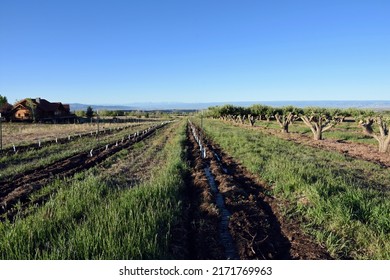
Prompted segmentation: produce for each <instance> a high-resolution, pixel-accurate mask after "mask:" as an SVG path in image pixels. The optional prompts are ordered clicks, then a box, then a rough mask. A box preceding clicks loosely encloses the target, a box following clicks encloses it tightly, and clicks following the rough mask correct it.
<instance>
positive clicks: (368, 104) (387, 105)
mask: <svg viewBox="0 0 390 280" xmlns="http://www.w3.org/2000/svg"><path fill="white" fill-rule="evenodd" d="M225 104H232V105H235V106H243V107H247V106H251V105H253V104H263V105H269V106H273V107H281V106H287V105H292V106H295V107H301V108H303V107H310V106H316V107H326V108H359V109H373V110H390V100H374V101H373V100H371V101H370V100H363V101H353V100H351V101H331V100H330V101H328V100H327V101H236V102H235V101H232V102H208V103H180V102H176V103H174V102H163V103H158V102H156V103H154V102H150V103H131V104H124V105H87V104H79V103H73V104H70V109H71V111H79V110H86V109H87V107H88V106H91V107H92V108H93V109H94V110H113V111H114V110H124V111H131V110H145V111H152V110H201V109H206V108H208V107H211V106H222V105H225Z"/></svg>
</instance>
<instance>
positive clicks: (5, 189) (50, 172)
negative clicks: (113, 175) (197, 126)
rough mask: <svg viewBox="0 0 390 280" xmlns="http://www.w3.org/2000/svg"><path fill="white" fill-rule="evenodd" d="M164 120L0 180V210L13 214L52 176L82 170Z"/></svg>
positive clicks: (147, 134)
mask: <svg viewBox="0 0 390 280" xmlns="http://www.w3.org/2000/svg"><path fill="white" fill-rule="evenodd" d="M165 125H166V123H163V124H160V125H158V126H152V127H150V128H148V129H145V130H143V131H141V132H140V133H138V135H137V134H133V135H130V136H129V137H128V138H123V139H122V140H121V141H115V142H113V143H112V144H111V145H105V146H102V147H97V148H96V149H93V150H91V151H89V152H82V153H78V154H76V155H73V156H70V157H68V158H65V159H62V160H59V161H57V162H55V163H53V164H50V166H45V167H39V168H37V169H34V170H29V171H26V172H24V173H22V174H19V176H18V177H17V178H16V179H13V180H12V181H3V182H0V214H4V213H8V212H9V214H10V215H11V216H12V214H13V212H14V211H12V208H13V206H14V205H15V204H16V203H18V202H20V203H26V202H28V197H29V195H30V194H31V193H32V192H34V191H37V190H39V189H41V188H42V187H43V186H44V185H46V184H47V183H48V182H50V181H52V180H53V179H55V178H65V177H69V176H72V175H74V174H75V173H77V172H80V171H82V170H86V169H89V168H91V167H93V166H95V165H97V164H99V163H101V162H103V161H104V160H105V159H107V158H108V157H110V156H112V155H113V154H115V153H117V152H119V151H121V150H122V149H127V148H129V147H131V146H132V145H133V144H135V143H137V142H140V141H143V140H144V139H146V138H148V137H150V136H151V135H152V134H153V133H154V132H155V131H156V130H158V129H160V128H162V127H164V126H165Z"/></svg>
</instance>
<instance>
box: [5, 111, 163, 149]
mask: <svg viewBox="0 0 390 280" xmlns="http://www.w3.org/2000/svg"><path fill="white" fill-rule="evenodd" d="M123 121H124V120H123ZM153 121H156V120H153V119H150V120H148V119H128V120H127V122H113V121H112V120H111V119H103V118H102V119H100V121H99V122H100V123H99V129H100V130H111V129H117V128H121V127H124V126H126V125H137V124H140V123H147V122H153ZM158 121H159V120H158ZM2 125H3V148H8V147H12V146H13V145H15V146H16V147H18V146H24V145H28V144H38V141H41V142H45V141H50V140H51V141H53V140H55V139H56V138H65V137H68V136H71V137H74V136H78V135H79V134H85V133H90V132H96V130H97V129H98V126H97V121H96V119H94V120H93V121H92V122H88V123H82V124H41V123H27V124H26V123H9V122H6V123H3V124H2Z"/></svg>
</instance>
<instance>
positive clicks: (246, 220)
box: [189, 128, 330, 259]
mask: <svg viewBox="0 0 390 280" xmlns="http://www.w3.org/2000/svg"><path fill="white" fill-rule="evenodd" d="M195 130H196V131H197V133H198V135H199V129H198V128H195ZM205 140H206V141H205ZM189 141H190V142H191V143H192V145H193V147H194V149H193V150H192V156H193V158H192V159H191V160H192V161H194V160H195V166H199V168H197V170H198V171H197V173H195V175H193V177H195V178H197V177H198V178H199V179H200V180H199V179H198V181H200V182H203V184H206V186H203V189H207V188H208V189H210V187H209V186H208V184H207V181H205V180H204V178H203V176H202V175H201V174H199V172H201V170H202V168H203V169H204V168H205V167H207V166H209V168H210V170H211V173H212V175H213V177H214V178H215V182H216V184H217V186H218V191H219V193H220V194H222V196H223V199H224V203H225V206H226V208H227V210H228V211H229V212H230V219H229V224H228V227H229V231H230V233H231V236H232V238H233V241H234V243H235V246H236V249H237V253H238V255H239V258H240V259H329V258H330V256H329V254H328V253H327V252H326V250H325V249H324V248H323V247H321V246H320V245H318V244H316V243H315V242H314V241H313V240H312V239H311V238H310V237H309V236H307V235H305V234H304V233H303V232H302V231H301V230H300V227H299V223H297V222H294V221H287V220H286V219H284V218H283V216H282V215H281V214H280V210H279V207H278V206H279V204H280V203H282V202H280V201H277V199H275V198H273V197H270V196H269V195H266V192H267V188H266V186H265V184H263V183H261V182H259V180H258V179H257V178H256V177H255V176H254V175H252V174H250V173H249V172H248V171H246V170H245V168H243V167H242V166H240V165H239V164H237V163H236V162H235V161H234V159H233V158H231V157H229V156H228V155H226V154H225V153H224V152H223V151H222V150H221V149H220V148H219V147H218V146H217V145H216V144H213V143H211V142H210V141H207V139H205V137H203V141H201V144H202V145H203V147H205V148H206V158H204V159H202V156H201V153H200V146H199V145H198V143H197V141H196V140H195V138H194V137H193V136H191V135H189ZM203 192H207V191H206V190H204V191H203ZM209 192H210V191H209ZM215 199H216V198H215V196H214V197H213V196H211V198H210V199H209V200H210V202H209V204H212V201H213V200H214V201H215ZM217 210H218V213H219V214H220V213H221V210H220V209H217ZM219 219H221V216H220V215H219ZM217 226H218V227H219V228H220V227H221V225H220V224H218V225H217ZM217 237H218V235H217ZM217 239H218V238H217ZM219 242H221V239H219Z"/></svg>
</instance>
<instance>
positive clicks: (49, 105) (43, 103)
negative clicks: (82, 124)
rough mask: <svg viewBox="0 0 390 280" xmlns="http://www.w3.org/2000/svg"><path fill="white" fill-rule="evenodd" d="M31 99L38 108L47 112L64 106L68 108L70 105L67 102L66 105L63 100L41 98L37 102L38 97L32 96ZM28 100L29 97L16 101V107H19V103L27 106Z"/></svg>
mask: <svg viewBox="0 0 390 280" xmlns="http://www.w3.org/2000/svg"><path fill="white" fill-rule="evenodd" d="M31 101H32V102H33V103H34V104H35V105H36V106H37V108H39V109H41V110H42V111H45V112H55V111H57V110H58V109H60V108H63V109H65V110H66V106H68V108H69V105H67V104H65V105H64V104H62V103H61V102H49V101H47V100H46V99H43V98H40V99H39V102H37V99H35V98H31ZM26 102H27V98H25V99H23V100H20V101H19V102H17V103H15V105H14V108H15V107H17V106H18V105H23V106H25V103H26Z"/></svg>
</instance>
